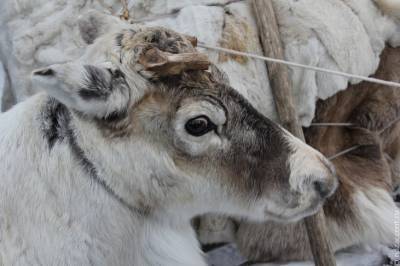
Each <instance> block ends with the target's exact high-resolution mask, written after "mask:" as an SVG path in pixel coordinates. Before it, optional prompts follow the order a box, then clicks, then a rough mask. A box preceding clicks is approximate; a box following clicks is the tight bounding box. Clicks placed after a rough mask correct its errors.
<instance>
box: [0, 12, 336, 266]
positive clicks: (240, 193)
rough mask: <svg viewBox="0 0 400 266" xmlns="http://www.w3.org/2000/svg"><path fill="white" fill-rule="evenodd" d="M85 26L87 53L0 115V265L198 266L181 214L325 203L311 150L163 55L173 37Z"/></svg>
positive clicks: (323, 181)
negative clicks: (98, 35) (36, 92)
mask: <svg viewBox="0 0 400 266" xmlns="http://www.w3.org/2000/svg"><path fill="white" fill-rule="evenodd" d="M90 19H91V21H92V22H93V19H96V18H92V17H91V18H90ZM85 21H88V20H84V21H83V22H81V29H82V30H83V35H84V36H85V39H86V40H88V41H89V42H94V43H93V45H91V46H89V47H88V52H87V54H86V55H85V56H84V57H83V58H82V59H80V60H78V61H75V62H68V63H65V64H59V65H53V66H50V67H48V68H44V69H40V70H37V71H35V72H34V73H33V81H34V82H35V83H36V84H38V85H40V86H42V87H43V89H44V90H45V91H46V92H47V94H46V93H42V94H39V95H36V96H33V97H31V98H30V99H28V100H26V101H24V102H22V103H20V104H18V105H16V106H15V107H14V108H12V109H11V110H10V111H8V112H6V113H4V114H1V115H0V158H1V160H0V265H138V266H144V265H171V266H172V265H174V266H176V265H185V266H187V265H206V263H205V260H204V258H203V255H202V253H201V251H200V249H199V246H198V243H197V240H196V237H195V234H194V232H193V230H192V228H191V225H190V220H191V218H192V217H194V216H196V215H200V214H204V213H208V212H220V213H225V214H229V215H233V216H238V217H245V218H248V219H252V220H258V221H264V220H270V219H273V220H277V221H285V222H287V221H296V220H299V219H301V218H303V217H305V216H307V215H310V214H313V213H315V212H316V210H317V209H318V208H319V207H320V206H321V204H322V203H323V201H324V199H325V198H326V197H328V196H330V195H331V194H332V193H333V191H334V190H335V188H336V186H337V180H336V178H335V177H334V175H333V171H332V170H331V167H330V164H329V163H328V162H327V161H326V159H325V158H324V157H323V156H322V155H321V154H320V153H319V152H317V151H316V150H314V149H312V148H311V147H309V146H307V145H306V144H304V143H302V142H301V141H299V140H298V139H296V138H295V137H293V136H292V135H290V134H289V133H288V132H287V131H285V130H284V129H282V128H281V127H279V126H278V125H276V124H275V123H273V122H271V121H270V120H268V119H267V118H266V117H264V116H262V115H261V114H260V113H258V112H257V111H256V110H255V109H254V108H253V107H252V106H251V105H250V104H249V103H248V102H247V101H246V100H245V99H244V98H243V97H242V96H241V95H239V94H238V93H237V92H235V91H234V90H233V89H232V88H230V87H229V86H228V85H226V84H224V83H223V82H222V80H221V79H220V73H219V72H218V71H217V69H216V68H215V67H213V68H212V71H211V72H209V71H206V70H188V68H190V66H193V64H192V63H193V62H192V63H190V62H189V64H187V63H188V62H183V61H179V58H180V57H179V56H178V57H174V54H175V55H177V54H178V55H180V54H181V53H184V55H185V54H186V55H187V54H188V53H189V54H191V55H192V56H194V57H196V56H198V54H197V53H196V51H195V49H194V48H193V46H192V45H191V43H190V42H189V41H188V40H187V39H186V38H185V36H183V35H180V34H177V33H175V32H173V31H170V30H166V29H161V28H149V29H135V30H132V29H131V30H129V29H128V30H127V29H119V28H114V29H113V30H112V31H111V30H110V31H109V32H108V33H107V34H104V35H103V36H100V37H99V38H98V39H96V40H94V38H95V37H97V34H93V33H102V32H104V31H103V30H99V29H97V30H96V31H93V29H91V30H88V29H89V28H91V27H93V26H94V25H97V23H92V22H91V23H86V22H85ZM88 33H90V34H89V35H88ZM171 58H175V60H176V61H173V60H172V61H171V60H170V59H171ZM177 58H178V59H177ZM200 58H201V56H200ZM194 63H196V62H194ZM193 68H197V67H193ZM198 68H200V67H198ZM201 68H204V66H202V67H201ZM177 72H179V73H177ZM171 73H173V74H174V75H173V76H169V74H171ZM166 75H167V76H166Z"/></svg>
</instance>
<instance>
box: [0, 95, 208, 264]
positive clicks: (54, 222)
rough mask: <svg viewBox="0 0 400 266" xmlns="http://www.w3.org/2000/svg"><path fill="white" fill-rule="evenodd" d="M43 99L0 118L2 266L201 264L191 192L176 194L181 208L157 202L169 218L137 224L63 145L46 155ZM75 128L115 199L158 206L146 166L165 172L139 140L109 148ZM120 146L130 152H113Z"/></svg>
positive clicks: (165, 164)
mask: <svg viewBox="0 0 400 266" xmlns="http://www.w3.org/2000/svg"><path fill="white" fill-rule="evenodd" d="M46 99H47V96H46V95H38V96H36V97H33V98H32V99H30V100H28V101H25V102H23V103H21V104H19V105H17V106H16V107H15V108H14V109H12V110H11V111H9V112H7V113H5V114H2V115H1V116H0V130H1V132H2V134H1V135H0V146H1V147H2V148H1V150H0V155H1V157H2V158H3V161H2V163H1V167H2V169H7V171H5V170H2V171H0V180H1V183H0V239H1V241H0V261H1V262H2V263H3V265H39V264H41V265H90V264H94V265H171V266H172V265H182V266H183V265H205V263H204V260H203V259H202V256H201V252H200V251H199V247H198V244H197V241H196V239H195V236H194V232H193V231H192V229H191V227H190V224H189V218H190V217H192V216H193V215H194V214H196V212H197V211H200V212H202V211H207V208H206V207H205V209H204V210H201V209H200V210H199V209H196V208H193V205H192V203H193V202H194V201H195V198H193V193H194V192H190V190H187V191H188V194H184V193H182V194H180V197H181V199H178V201H180V202H186V203H187V207H184V204H182V205H183V207H182V208H179V210H176V212H175V211H173V209H174V208H173V206H175V205H174V204H176V200H177V199H175V202H170V201H169V200H170V198H164V204H165V206H168V205H169V204H171V205H170V210H169V211H170V212H169V213H163V212H162V211H161V213H160V214H159V216H156V217H153V218H148V220H147V221H146V222H143V221H142V218H140V217H136V216H134V215H132V213H131V212H130V211H129V210H127V209H126V208H124V207H123V205H121V204H120V203H119V202H118V201H116V200H115V199H114V198H113V197H111V196H110V195H109V194H108V193H106V192H105V190H104V189H103V188H102V187H101V186H99V185H97V184H96V182H94V181H93V180H91V179H90V178H89V177H88V175H87V174H86V173H85V172H84V171H83V169H82V167H81V166H80V165H79V164H78V163H77V162H76V160H75V159H74V158H73V157H72V155H71V152H70V150H69V148H68V146H67V145H56V146H54V148H53V150H52V151H51V154H50V153H49V148H48V146H47V144H46V142H45V140H44V138H43V135H42V132H40V126H39V125H38V115H39V110H40V108H41V107H42V105H43V103H44V101H45V100H46ZM79 127H80V130H79V131H78V132H77V133H78V135H77V138H78V141H79V143H80V144H81V145H82V147H83V148H84V149H86V150H87V151H88V152H87V156H88V157H89V158H90V159H91V160H93V162H95V165H96V167H98V169H99V174H100V176H102V177H105V180H106V182H108V183H109V185H110V187H112V188H113V189H114V190H115V191H117V193H118V194H119V195H120V196H121V197H123V198H124V199H126V200H127V201H128V202H129V203H131V204H134V203H136V201H137V200H138V199H140V198H141V197H142V199H143V200H145V201H146V198H147V199H148V200H147V201H146V202H147V203H149V204H152V202H151V201H149V199H153V200H154V202H159V200H161V198H160V197H163V196H162V195H164V194H163V193H162V191H161V190H162V188H161V187H159V186H157V185H156V184H154V183H148V182H151V178H149V175H150V174H152V173H149V171H148V169H149V168H148V167H150V166H149V165H153V166H151V168H152V169H158V170H159V171H160V172H162V171H165V173H168V172H169V171H171V169H168V168H169V167H173V166H171V165H170V164H171V162H169V159H168V157H165V156H163V155H162V153H159V152H158V151H157V150H154V147H153V146H152V145H149V144H147V145H146V142H144V141H140V142H134V143H125V145H122V144H115V145H114V146H110V145H109V144H107V143H106V141H105V140H104V138H102V137H100V134H99V133H98V132H96V131H95V130H93V129H91V127H89V126H84V123H83V122H82V124H81V125H79ZM81 130H82V131H81ZM81 132H85V134H87V135H81V134H80V133H81ZM92 143H95V144H96V146H92ZM126 145H128V147H129V149H128V150H129V151H132V153H130V154H129V153H126V152H125V153H123V154H122V153H120V152H119V151H121V146H124V149H123V150H125V151H126V150H127V149H126ZM139 146H147V147H146V148H144V147H139ZM21 147H23V148H21ZM100 150H102V152H99V151H100ZM141 151H146V152H145V153H144V154H143V152H141ZM6 153H7V154H10V153H11V154H13V156H8V155H7V156H6ZM146 154H147V156H144V155H146ZM98 159H101V160H102V162H101V161H98ZM103 160H104V161H103ZM154 164H157V165H158V168H156V167H154ZM127 166H130V167H127ZM132 169H135V171H136V172H135V173H136V175H134V176H132V172H130V171H132ZM172 171H174V170H173V169H172ZM129 173H130V174H129ZM109 176H113V179H109V178H107V177H109ZM127 177H129V178H127ZM173 181H175V182H177V180H171V182H173ZM166 182H167V181H166ZM169 185H170V186H172V187H174V184H173V183H172V184H169ZM194 188H196V186H195V187H194ZM180 189H182V188H181V187H179V186H178V188H177V190H179V191H177V193H178V192H180ZM157 190H158V191H157ZM172 190H173V189H172ZM171 193H172V194H174V193H173V191H172V192H171ZM140 195H147V196H146V197H145V198H143V196H140Z"/></svg>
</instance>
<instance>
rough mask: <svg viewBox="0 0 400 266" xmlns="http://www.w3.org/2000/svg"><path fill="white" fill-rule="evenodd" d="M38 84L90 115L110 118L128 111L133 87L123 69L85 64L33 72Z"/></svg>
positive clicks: (33, 79)
mask: <svg viewBox="0 0 400 266" xmlns="http://www.w3.org/2000/svg"><path fill="white" fill-rule="evenodd" d="M32 82H33V84H34V85H37V86H40V87H41V88H43V89H44V90H45V91H46V92H47V93H48V94H49V95H50V96H52V97H54V98H56V99H57V100H58V101H60V102H61V103H63V104H65V105H66V106H68V107H70V108H72V109H75V110H76V111H79V112H81V113H83V114H85V115H87V116H90V117H97V118H101V119H106V118H109V117H111V116H112V117H115V115H117V114H122V113H124V112H126V111H127V107H128V104H129V95H130V92H129V87H128V85H127V83H126V81H125V76H124V75H123V73H122V72H120V71H119V70H115V69H111V68H105V67H98V66H93V65H82V64H79V63H66V64H57V65H52V66H50V67H47V68H44V69H39V70H36V71H34V72H33V73H32Z"/></svg>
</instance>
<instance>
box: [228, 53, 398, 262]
mask: <svg viewBox="0 0 400 266" xmlns="http://www.w3.org/2000/svg"><path fill="white" fill-rule="evenodd" d="M399 71H400V49H393V48H389V47H387V48H386V49H385V50H384V53H383V54H382V57H381V65H380V68H379V69H378V72H377V74H376V77H377V78H381V79H386V80H393V81H395V82H398V81H400V76H399ZM399 116H400V91H399V90H398V89H397V88H392V87H386V86H382V85H374V84H370V83H361V84H359V85H356V86H351V87H349V88H348V89H347V90H346V91H344V92H341V93H339V94H337V95H335V96H334V97H331V98H329V99H328V100H326V101H320V102H319V103H318V108H317V116H316V119H315V122H352V123H355V124H356V125H357V126H356V127H352V128H343V127H326V128H317V127H313V128H310V129H308V130H307V131H306V136H307V140H308V143H310V144H311V145H312V146H314V147H315V148H317V149H319V150H321V151H322V153H323V154H325V155H326V156H331V155H333V154H336V153H337V152H339V151H341V150H344V149H346V148H349V147H352V146H354V145H361V147H360V148H359V149H357V150H355V151H353V152H351V153H349V154H347V155H344V156H342V157H339V158H337V159H335V160H333V164H334V165H335V167H336V170H337V173H338V176H339V188H338V190H337V191H336V193H335V194H334V195H333V196H332V197H331V198H329V199H328V200H327V202H326V204H325V205H324V211H325V214H326V223H327V229H328V235H327V238H328V240H329V242H330V244H331V246H332V248H333V249H334V250H335V251H338V250H341V249H343V248H347V247H350V246H353V245H359V244H366V245H371V246H377V245H379V244H383V245H388V246H393V247H394V246H397V247H398V245H399V243H396V238H395V230H396V229H395V228H396V225H395V224H396V219H398V218H396V213H398V212H399V209H398V207H397V206H396V205H395V203H394V201H393V199H392V197H391V193H392V191H393V189H394V188H395V187H396V186H398V185H399V182H400V178H399V172H398V169H399V165H400V161H399V154H400V146H399V138H400V137H399V136H400V125H399V123H398V122H397V123H395V124H393V125H392V126H390V127H389V128H387V129H386V130H385V131H384V132H383V133H382V134H379V133H378V132H380V131H381V130H383V129H384V128H385V127H386V126H387V125H389V123H390V122H391V121H393V120H395V119H396V118H398V117H399ZM236 239H237V242H238V244H239V247H240V248H241V251H242V252H243V253H244V254H246V255H247V256H248V257H249V258H251V259H252V260H254V261H276V262H279V261H298V260H309V259H311V258H312V256H311V252H310V249H309V245H308V240H307V234H306V230H305V228H304V225H303V224H302V223H293V224H287V225H280V224H277V223H274V222H268V223H266V224H262V225H261V224H254V223H241V224H240V226H239V230H238V233H237V235H236ZM300 243H301V244H300Z"/></svg>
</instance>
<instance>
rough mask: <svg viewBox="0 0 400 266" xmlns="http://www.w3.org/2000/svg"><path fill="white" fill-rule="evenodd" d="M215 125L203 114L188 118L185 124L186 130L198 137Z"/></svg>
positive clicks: (212, 128)
mask: <svg viewBox="0 0 400 266" xmlns="http://www.w3.org/2000/svg"><path fill="white" fill-rule="evenodd" d="M216 127H217V126H216V125H215V124H214V123H213V122H211V121H210V119H209V118H208V117H207V116H204V115H202V116H198V117H195V118H192V119H190V120H189V121H187V122H186V125H185V129H186V131H187V132H188V133H189V134H190V135H192V136H195V137H200V136H202V135H204V134H206V133H208V132H210V131H211V130H214V129H215V128H216Z"/></svg>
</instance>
